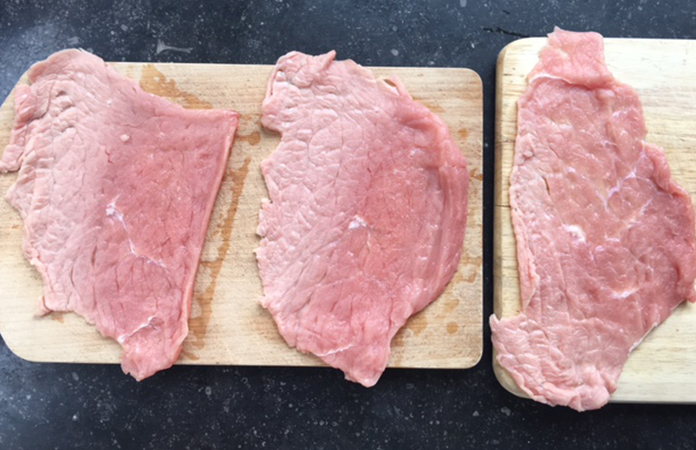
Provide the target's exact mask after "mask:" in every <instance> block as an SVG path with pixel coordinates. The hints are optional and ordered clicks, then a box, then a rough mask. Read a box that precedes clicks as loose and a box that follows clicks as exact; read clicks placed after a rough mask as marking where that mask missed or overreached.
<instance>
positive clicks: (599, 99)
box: [491, 29, 696, 411]
mask: <svg viewBox="0 0 696 450" xmlns="http://www.w3.org/2000/svg"><path fill="white" fill-rule="evenodd" d="M539 58H540V60H539V63H538V64H537V66H536V67H535V68H534V70H533V71H532V72H531V73H530V75H529V77H528V82H529V85H528V87H527V90H526V92H525V93H524V95H523V96H522V97H521V98H520V99H519V102H518V118H517V139H516V141H515V159H514V167H513V170H512V176H511V186H510V206H511V208H512V223H513V227H514V231H515V237H516V239H517V259H518V265H519V278H520V292H521V300H522V313H521V314H520V315H518V316H516V317H512V318H506V319H502V320H498V319H497V318H496V317H495V316H493V317H491V328H492V331H493V344H494V346H495V348H496V350H497V359H498V362H499V363H500V365H501V366H502V367H504V368H505V369H506V370H507V371H508V372H509V373H510V375H512V377H513V378H514V380H515V381H516V382H517V384H518V385H519V386H520V387H521V388H522V390H524V392H526V393H527V394H528V395H529V396H531V397H532V398H533V399H534V400H537V401H540V402H543V403H548V404H550V405H567V406H570V407H571V408H574V409H576V410H578V411H582V410H587V409H596V408H600V407H601V406H603V405H604V404H605V403H607V401H608V400H609V397H610V395H611V393H612V392H614V390H615V389H616V383H617V380H618V378H619V375H620V374H621V370H622V368H623V365H624V363H625V362H626V359H627V358H628V356H629V354H630V352H631V351H632V350H633V349H634V348H636V347H637V346H638V344H640V342H641V341H642V340H643V338H644V337H645V336H646V335H647V334H648V333H649V332H650V331H651V330H652V329H653V328H654V327H656V326H657V325H659V324H660V323H662V322H663V321H664V320H665V319H667V317H669V315H670V314H671V313H672V311H673V310H674V308H675V307H676V306H677V305H679V304H680V303H681V302H683V301H684V300H689V301H692V302H693V301H694V300H695V298H696V297H695V292H694V278H696V240H695V238H694V208H693V206H692V203H691V199H690V198H689V195H688V194H687V193H686V191H684V189H682V188H681V187H679V186H678V185H677V184H676V183H675V182H674V180H673V179H672V177H671V174H670V168H669V165H668V163H667V159H666V158H665V154H664V152H663V151H662V150H661V149H660V148H658V147H656V146H654V145H651V144H647V143H645V141H644V138H645V136H646V134H647V131H646V127H645V121H644V119H643V111H642V108H641V103H640V100H639V99H638V96H637V95H636V93H635V92H634V91H633V90H632V89H631V88H630V87H629V86H627V85H625V84H622V83H619V82H618V81H616V80H615V79H614V77H613V76H612V74H611V73H610V72H609V71H608V69H607V66H606V64H605V62H604V45H603V40H602V36H600V35H599V34H596V33H572V32H567V31H563V30H560V29H556V31H555V32H554V33H552V34H550V35H549V38H548V43H547V45H546V47H545V48H544V49H543V50H542V51H541V53H540V56H539Z"/></svg>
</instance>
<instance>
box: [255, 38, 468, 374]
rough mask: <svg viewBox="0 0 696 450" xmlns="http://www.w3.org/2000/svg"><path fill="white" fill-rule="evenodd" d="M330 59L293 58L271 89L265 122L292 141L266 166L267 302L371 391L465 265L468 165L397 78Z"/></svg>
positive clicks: (279, 318)
mask: <svg viewBox="0 0 696 450" xmlns="http://www.w3.org/2000/svg"><path fill="white" fill-rule="evenodd" d="M334 57H335V53H334V52H330V53H328V54H325V55H321V56H316V57H313V56H308V55H305V54H302V53H297V52H292V53H289V54H287V55H285V56H283V57H282V58H280V60H279V61H278V63H277V65H276V68H275V70H274V72H273V74H272V76H271V79H270V82H269V85H268V92H267V96H266V99H265V101H264V103H263V124H264V125H265V126H266V127H268V128H271V129H273V130H277V131H279V132H280V133H281V134H282V141H281V144H280V146H279V147H278V148H277V149H276V150H275V152H274V153H273V154H272V155H271V156H270V157H269V158H268V159H267V160H266V161H264V162H263V164H262V167H261V168H262V171H263V175H264V177H265V180H266V185H267V186H268V191H269V196H270V201H266V202H265V203H264V204H263V207H262V210H261V214H260V223H259V227H258V233H259V234H260V235H261V236H262V237H263V239H262V240H261V245H260V248H259V249H258V250H257V258H258V265H259V269H260V274H261V279H262V281H263V288H264V297H263V299H262V304H263V306H264V307H266V308H267V309H268V310H269V311H270V312H271V314H272V315H273V318H274V319H275V321H276V324H277V325H278V329H279V330H280V333H281V334H282V335H283V337H284V338H285V340H286V341H287V343H288V344H289V345H290V346H293V347H296V348H297V349H298V350H300V351H302V352H311V353H313V354H315V355H317V356H319V357H320V358H321V359H322V360H324V361H325V362H326V363H327V364H330V365H331V366H334V367H337V368H339V369H341V370H343V371H344V372H345V374H346V377H347V378H348V379H350V380H353V381H356V382H359V383H361V384H363V385H365V386H372V385H374V384H375V383H376V382H377V380H378V378H379V377H380V375H381V374H382V372H383V371H384V368H385V367H386V365H387V360H388V358H389V350H390V349H389V345H390V342H391V339H392V338H393V337H394V334H395V333H396V332H397V331H398V330H399V328H401V327H402V326H403V325H404V323H405V322H406V320H407V319H408V318H409V317H410V316H411V315H412V314H415V313H416V312H418V311H420V310H421V309H423V308H424V307H425V306H427V305H428V304H429V303H431V302H432V301H433V300H435V299H436V298H437V297H438V295H440V293H441V292H442V291H443V290H444V288H445V285H446V284H447V282H448V281H449V280H450V279H451V278H452V276H453V274H454V272H455V271H456V269H457V265H458V262H459V257H460V254H461V249H462V243H463V239H464V229H465V225H466V215H467V190H468V172H467V167H466V160H465V158H464V157H463V155H462V153H461V152H460V150H459V149H458V148H457V146H456V144H455V143H454V142H453V140H452V138H451V137H450V134H449V132H448V130H447V127H446V126H445V124H444V123H443V122H442V121H441V120H440V119H439V118H438V117H436V116H435V115H433V114H432V113H431V112H430V111H428V109H427V108H425V107H423V106H422V105H420V104H418V103H416V102H414V101H413V100H412V99H411V97H410V96H409V95H408V93H407V92H406V90H405V88H404V87H403V86H402V85H401V84H400V83H399V81H398V80H396V79H393V80H391V82H392V84H393V86H394V87H393V86H390V85H388V84H386V83H385V82H383V81H378V80H375V78H374V77H373V76H372V74H371V73H370V71H368V70H367V69H365V68H363V67H361V66H359V65H357V64H355V63H354V62H353V61H334Z"/></svg>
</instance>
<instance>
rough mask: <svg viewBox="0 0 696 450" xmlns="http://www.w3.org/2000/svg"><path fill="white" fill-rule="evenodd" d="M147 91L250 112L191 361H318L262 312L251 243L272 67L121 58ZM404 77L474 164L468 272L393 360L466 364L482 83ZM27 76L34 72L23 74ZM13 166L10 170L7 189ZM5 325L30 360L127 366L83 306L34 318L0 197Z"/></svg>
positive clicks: (11, 215) (8, 108) (35, 280)
mask: <svg viewBox="0 0 696 450" xmlns="http://www.w3.org/2000/svg"><path fill="white" fill-rule="evenodd" d="M113 66H114V67H115V68H116V69H117V70H118V71H119V72H121V73H122V74H124V75H126V76H128V77H130V78H132V79H135V80H138V81H139V82H140V85H141V86H142V87H143V89H145V90H146V91H148V92H151V93H153V94H157V95H160V96H163V97H166V98H169V99H170V100H172V101H174V102H177V103H179V104H181V105H183V106H184V107H186V108H193V109H201V108H230V109H234V110H236V111H238V112H239V113H240V115H241V118H240V127H239V130H238V131H237V138H236V140H235V143H234V146H233V148H232V156H231V158H230V161H229V164H228V169H227V173H226V175H225V177H224V180H223V182H222V187H221V190H220V193H219V195H218V198H217V202H216V204H215V210H214V212H213V217H212V220H211V223H210V226H209V229H208V235H207V239H206V244H205V248H204V251H203V256H202V262H201V264H200V267H199V271H198V276H197V278H196V285H195V291H194V298H193V307H192V312H191V319H190V321H189V326H190V329H191V332H190V335H189V337H188V339H187V340H186V342H185V345H184V350H183V353H182V356H181V358H180V360H179V363H181V364H239V365H279V366H318V365H323V363H322V362H321V361H320V360H319V359H317V358H315V357H312V356H308V355H303V354H300V353H299V352H297V351H295V350H294V349H290V348H288V346H287V345H286V344H285V342H284V341H283V340H282V338H281V337H280V335H279V334H278V332H277V330H276V327H275V324H274V322H273V320H272V318H271V316H270V314H269V313H268V312H267V311H266V310H265V309H263V308H262V307H261V306H260V305H259V303H258V300H259V299H260V298H261V295H262V291H261V282H260V279H259V277H258V272H257V268H256V260H255V258H254V254H253V250H254V249H255V248H257V247H258V242H259V239H258V237H257V236H256V233H255V231H256V226H257V224H258V213H259V207H260V205H261V199H262V198H264V197H266V196H267V191H266V187H265V185H264V182H263V180H262V177H261V172H260V169H259V164H260V163H261V161H262V160H263V159H265V158H266V157H267V156H268V155H269V154H270V153H271V152H272V151H273V150H274V149H275V148H276V146H277V145H278V143H279V141H280V139H279V135H278V134H276V133H274V132H269V131H267V130H265V129H263V128H261V101H262V100H263V98H264V95H265V89H266V81H267V79H268V77H269V75H270V73H271V68H272V66H240V65H200V64H196V65H188V64H154V65H153V64H140V63H115V64H113ZM374 72H375V73H376V74H377V75H379V76H386V75H388V74H396V75H398V76H399V77H400V78H401V80H402V81H403V83H404V84H405V85H406V87H407V89H409V91H410V93H411V94H412V96H413V97H414V98H415V99H417V100H418V101H420V102H422V103H423V104H424V105H426V106H428V107H429V108H430V109H431V110H432V111H433V112H435V113H436V114H438V115H439V116H440V117H442V118H443V119H444V120H445V122H446V123H447V125H448V126H449V128H450V130H451V132H452V135H453V136H454V138H455V139H456V141H457V142H458V143H459V145H460V147H461V149H462V151H463V152H464V154H465V155H466V157H467V159H468V161H469V169H470V174H471V183H470V190H469V195H470V197H469V222H468V228H467V233H466V241H465V243H464V251H463V256H462V260H461V263H460V266H459V270H458V272H457V273H456V275H455V276H454V278H453V281H452V282H451V283H450V285H449V286H448V287H447V290H446V291H445V293H443V294H442V296H441V297H440V298H439V299H438V300H437V301H436V302H434V303H433V304H432V305H430V306H429V307H428V308H426V309H425V310H424V311H422V312H421V313H420V314H418V315H416V316H414V317H413V318H411V320H410V321H409V322H408V324H407V325H406V327H404V329H402V330H401V331H400V332H399V333H398V334H397V335H396V337H395V339H394V341H393V344H392V348H393V351H392V355H391V359H390V361H389V366H390V367H431V368H468V367H472V366H473V365H475V364H476V363H477V362H478V361H479V360H480V357H481V352H482V339H483V338H482V297H481V289H482V281H481V266H482V257H481V251H482V238H481V229H482V225H481V220H482V178H483V177H482V157H481V150H482V145H481V138H482V128H481V127H482V123H481V116H482V86H481V80H480V78H479V77H478V75H476V73H474V72H472V71H470V70H467V69H438V68H375V69H374ZM20 83H26V77H24V78H22V79H21V80H20ZM12 105H13V95H12V94H10V96H9V97H8V98H7V100H6V101H5V103H4V104H3V106H2V108H0V151H2V149H4V147H5V145H6V144H7V142H8V139H9V132H10V129H11V125H12V121H13V117H14V113H13V108H12ZM15 178H16V175H15V174H8V175H0V192H2V193H3V195H4V193H5V192H6V191H7V189H8V188H9V187H10V185H11V184H12V183H13V182H14V180H15ZM0 217H2V220H1V221H0V333H2V337H3V338H4V339H5V342H6V343H7V345H8V346H9V347H10V348H11V349H12V351H14V352H15V353H16V354H17V355H19V356H20V357H22V358H25V359H28V360H31V361H54V362H84V363H117V362H119V359H120V347H119V346H118V345H117V344H116V343H115V342H114V341H111V340H109V339H105V338H102V337H101V336H100V335H99V334H98V333H97V332H96V331H95V329H94V328H93V327H92V326H90V325H88V324H86V323H85V321H84V320H83V319H82V318H81V317H79V316H77V315H75V314H72V313H71V314H55V313H54V314H52V315H49V316H46V317H41V318H37V317H34V313H35V312H36V307H37V304H38V299H39V297H40V296H41V294H42V283H41V280H40V277H39V275H38V273H37V272H36V271H35V270H34V269H33V267H31V266H30V265H29V264H28V263H27V261H26V260H25V258H24V256H23V254H22V222H21V220H20V217H19V214H18V213H17V212H16V211H15V210H14V209H13V208H12V207H11V206H10V205H9V204H8V203H7V202H6V201H4V200H0Z"/></svg>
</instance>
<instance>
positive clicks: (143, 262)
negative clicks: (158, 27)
mask: <svg viewBox="0 0 696 450" xmlns="http://www.w3.org/2000/svg"><path fill="white" fill-rule="evenodd" d="M29 79H30V80H31V82H32V84H31V86H26V85H21V86H18V87H17V90H16V92H15V109H16V117H15V122H14V129H13V131H12V137H11V141H10V144H9V145H8V147H7V148H6V149H5V153H4V154H3V159H2V162H0V171H2V172H7V171H14V170H19V176H18V178H17V181H16V183H15V184H14V185H13V186H12V187H11V188H10V190H9V192H8V193H7V199H8V200H9V201H10V203H11V204H12V205H13V206H14V207H15V208H16V209H17V210H18V211H19V212H20V214H21V216H22V218H23V220H24V251H25V254H26V257H27V259H28V260H29V262H31V264H32V265H34V266H35V267H36V269H37V270H38V271H39V272H40V273H41V276H42V278H43V282H44V298H43V299H42V302H41V307H42V310H43V311H44V312H49V311H75V312H76V313H78V314H80V315H81V316H83V317H84V318H85V319H86V320H87V321H88V322H90V323H94V324H95V325H96V327H97V329H98V330H99V331H100V332H101V333H102V334H103V335H104V336H107V337H111V338H113V339H116V340H117V341H118V342H119V343H120V344H121V346H122V347H123V350H124V351H123V358H122V366H123V370H124V371H125V372H126V373H130V374H131V375H132V376H133V377H135V378H136V379H138V380H141V379H143V378H145V377H148V376H150V375H152V374H153V373H155V372H157V371H158V370H162V369H166V368H167V367H169V366H171V365H172V364H173V363H174V361H176V359H177V358H178V357H179V353H180V352H181V347H182V342H183V341H184V338H185V337H186V335H187V333H188V324H187V322H188V317H189V311H190V309H191V296H192V290H193V282H194V278H195V275H196V270H197V267H198V261H199V258H200V254H201V249H202V246H203V241H204V239H205V233H206V229H207V226H208V221H209V219H210V214H211V212H212V208H213V203H214V201H215V197H216V195H217V190H218V188H219V186H220V182H221V180H222V175H223V172H224V170H225V166H226V162H227V158H228V156H229V149H230V146H231V145H232V139H233V136H234V132H235V130H236V127H237V114H236V113H234V112H231V111H188V110H185V109H184V108H182V107H180V106H178V105H176V104H174V103H171V102H169V101H167V100H164V99H162V98H159V97H156V96H154V95H151V94H148V93H146V92H144V91H143V90H142V89H140V87H139V86H138V85H137V84H136V83H135V82H133V81H132V80H130V79H128V78H125V77H123V76H121V75H119V74H118V73H116V71H115V70H113V69H112V68H111V67H108V66H107V65H105V64H104V62H103V61H102V60H101V59H99V58H98V57H96V56H94V55H91V54H89V53H86V52H82V51H77V50H68V51H63V52H59V53H56V54H54V55H52V56H51V57H50V58H48V59H47V60H46V61H43V62H40V63H37V64H36V65H34V66H33V67H32V68H31V69H30V71H29Z"/></svg>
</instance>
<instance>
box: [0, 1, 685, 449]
mask: <svg viewBox="0 0 696 450" xmlns="http://www.w3.org/2000/svg"><path fill="white" fill-rule="evenodd" d="M42 3H43V2H35V1H24V0H3V1H2V2H1V3H0V97H2V98H4V97H5V96H6V95H7V94H8V92H9V91H10V89H11V88H12V87H13V86H14V84H15V83H16V81H17V79H18V78H19V77H20V75H21V74H22V73H23V72H24V71H25V70H26V69H27V68H28V67H29V66H30V65H31V64H32V63H33V62H35V61H38V60H40V59H43V58H45V57H46V56H48V55H49V54H51V53H52V52H54V51H56V50H60V49H62V48H65V47H75V46H80V47H83V48H85V49H88V50H90V51H92V52H94V53H96V54H97V55H99V56H101V57H102V58H104V59H105V60H108V61H175V62H200V63H240V64H249V63H263V64H272V63H274V62H275V60H276V59H277V58H278V57H279V56H280V55H282V54H284V53H285V52H287V51H289V50H301V51H304V52H307V53H319V52H325V51H327V50H329V49H336V50H337V51H338V55H339V57H340V58H352V59H355V60H356V61H357V62H359V63H362V64H365V65H383V66H451V67H468V68H471V69H474V70H476V71H477V72H478V73H479V74H480V75H481V77H482V79H483V82H484V94H485V102H484V123H485V132H484V133H485V134H484V143H485V144H484V147H485V148H484V158H485V159H484V166H485V170H484V176H485V179H486V181H485V188H486V191H485V193H484V228H485V229H486V230H488V231H487V233H486V234H484V253H485V255H486V258H485V259H484V303H485V316H486V317H487V316H488V315H490V313H491V311H492V301H493V300H492V257H491V255H492V223H493V218H492V208H491V205H492V200H493V198H492V194H493V118H494V116H493V114H494V111H493V105H494V87H495V86H494V82H495V80H494V72H495V62H496V56H497V54H498V52H499V51H500V50H501V49H502V48H503V47H504V46H505V44H507V43H509V42H511V41H513V40H515V39H517V38H519V37H524V36H540V35H543V34H545V33H547V32H549V31H551V30H552V28H553V26H554V25H559V26H561V27H563V28H567V29H571V30H595V31H599V32H601V33H602V34H604V35H605V36H608V37H646V38H689V39H694V38H696V4H694V3H693V2H690V1H688V0H683V1H681V2H667V1H655V0H640V1H635V2H629V1H618V2H605V1H603V0H589V1H584V2H581V1H574V0H570V1H568V2H563V1H558V0H548V1H539V2H532V1H508V2H504V1H492V0H489V1H482V0H433V1H428V2H422V1H417V0H401V1H385V0H379V1H373V2H368V1H351V0H348V1H340V0H330V1H314V2H311V1H298V2H291V1H289V0H273V1H255V2H251V1H248V2H245V1H220V0H199V1H195V2H190V3H189V2H184V1H176V0H173V1H166V2H161V3H160V2H155V1H154V0H153V1H132V2H129V1H123V0H115V1H113V2H112V1H104V0H95V1H82V0H54V1H52V2H50V3H49V2H45V4H42ZM484 342H485V351H484V356H483V359H482V360H481V362H480V363H479V364H478V365H477V366H476V367H475V368H473V369H470V370H462V371H453V370H387V371H386V373H385V374H384V376H383V377H382V379H381V380H380V382H379V383H378V384H377V386H376V387H374V388H372V389H365V388H362V387H360V386H358V385H355V384H353V383H349V382H346V381H344V380H343V376H342V374H341V373H340V372H338V371H336V370H331V369H319V368H315V369H307V368H302V369H295V368H256V367H174V368H172V369H170V370H167V371H165V372H163V373H160V374H158V375H156V376H154V377H153V378H151V379H149V380H146V381H145V382H142V383H137V382H135V381H133V380H132V379H131V378H130V377H128V376H125V375H123V373H122V372H121V369H120V367H119V366H116V365H111V366H95V365H68V364H34V363H29V362H26V361H23V360H21V359H19V358H17V357H16V356H14V355H13V354H12V353H11V352H10V351H9V350H8V348H7V346H6V345H5V344H4V343H3V342H2V341H0V449H31V450H34V449H53V448H56V449H81V448H89V449H129V448H138V449H155V448H156V449H162V448H166V449H189V448H190V449H218V448H219V449H228V448H232V449H234V448H300V449H307V448H317V449H333V448H356V449H357V448H369V449H391V448H394V449H406V448H428V449H430V448H433V449H436V448H451V449H460V448H473V447H476V448H504V449H511V448H526V447H529V448H549V449H556V448H645V449H656V448H683V449H692V448H694V446H695V445H696V439H695V437H694V429H696V406H685V405H620V404H610V405H608V406H606V407H605V408H603V409H602V410H599V411H595V412H587V413H582V414H578V413H576V412H574V411H571V410H568V409H564V408H554V409H552V408H550V407H548V406H544V405H540V404H537V403H534V402H531V401H528V400H521V399H518V398H516V397H514V396H512V395H511V394H509V393H508V392H507V391H505V390H504V389H503V388H502V387H500V385H499V384H498V382H497V381H496V379H495V377H494V375H493V371H492V368H491V346H490V330H489V329H488V327H487V326H486V328H485V337H484Z"/></svg>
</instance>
